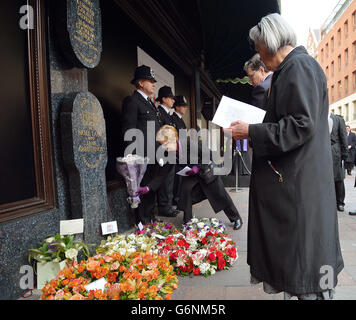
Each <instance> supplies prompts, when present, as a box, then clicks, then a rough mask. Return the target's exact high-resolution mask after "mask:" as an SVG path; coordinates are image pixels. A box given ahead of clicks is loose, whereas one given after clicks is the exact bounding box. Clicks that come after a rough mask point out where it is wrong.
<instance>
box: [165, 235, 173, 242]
mask: <svg viewBox="0 0 356 320" xmlns="http://www.w3.org/2000/svg"><path fill="white" fill-rule="evenodd" d="M173 239H174V237H173V236H170V237H168V238H167V239H166V242H167V243H168V244H173Z"/></svg>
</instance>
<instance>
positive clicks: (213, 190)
mask: <svg viewBox="0 0 356 320" xmlns="http://www.w3.org/2000/svg"><path fill="white" fill-rule="evenodd" d="M206 150H207V152H209V153H210V151H208V149H206ZM203 152H204V150H203V148H202V146H201V142H200V141H199V152H198V159H197V160H198V161H193V162H190V140H189V139H188V142H187V162H188V164H187V165H188V166H189V167H190V168H192V167H193V166H194V165H197V166H198V167H199V168H200V170H202V171H203V170H205V169H206V167H207V164H202V160H203V156H202V153H203ZM210 159H211V158H210ZM205 199H208V201H209V203H210V205H211V207H212V208H213V210H214V212H215V213H218V212H219V211H221V210H224V209H225V208H226V207H230V206H233V202H232V199H231V198H230V196H229V194H228V193H227V192H226V190H225V186H224V183H223V182H222V180H221V177H220V176H218V175H217V176H216V177H215V180H214V181H213V182H211V183H209V184H207V183H205V181H204V179H203V178H202V177H200V175H199V173H198V174H195V175H193V176H187V177H182V185H181V193H180V197H179V201H178V205H177V208H178V210H182V211H186V208H187V207H188V206H191V205H192V204H195V203H198V202H201V201H203V200H205Z"/></svg>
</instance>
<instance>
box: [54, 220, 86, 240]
mask: <svg viewBox="0 0 356 320" xmlns="http://www.w3.org/2000/svg"><path fill="white" fill-rule="evenodd" d="M59 230H60V231H59V233H60V234H61V235H62V236H65V235H70V234H77V233H83V231H84V219H73V220H61V221H60V223H59Z"/></svg>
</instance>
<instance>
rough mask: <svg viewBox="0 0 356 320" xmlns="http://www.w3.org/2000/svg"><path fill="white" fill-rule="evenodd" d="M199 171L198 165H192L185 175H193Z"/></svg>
mask: <svg viewBox="0 0 356 320" xmlns="http://www.w3.org/2000/svg"><path fill="white" fill-rule="evenodd" d="M198 172H199V167H198V166H193V168H191V169H190V170H189V171H187V172H186V173H185V174H186V175H187V176H194V175H196V174H197V173H198Z"/></svg>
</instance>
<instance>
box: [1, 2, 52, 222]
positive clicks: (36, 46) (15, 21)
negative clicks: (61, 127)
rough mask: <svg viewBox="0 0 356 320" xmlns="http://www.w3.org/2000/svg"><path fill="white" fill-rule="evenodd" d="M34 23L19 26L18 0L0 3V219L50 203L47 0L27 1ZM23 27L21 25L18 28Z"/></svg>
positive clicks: (39, 209)
mask: <svg viewBox="0 0 356 320" xmlns="http://www.w3.org/2000/svg"><path fill="white" fill-rule="evenodd" d="M27 2H28V4H29V5H30V6H31V7H32V8H33V12H34V17H33V27H34V28H32V29H31V28H28V29H27V28H25V27H24V25H22V26H21V25H19V19H20V18H21V16H20V15H19V9H20V8H21V7H22V6H23V4H24V3H23V1H22V0H13V1H3V2H1V4H0V15H2V18H1V19H0V26H1V28H2V30H7V32H6V33H4V34H3V36H2V48H1V51H2V52H1V53H2V57H3V59H4V60H5V61H6V64H3V66H2V72H3V75H6V76H3V78H2V81H1V86H0V96H1V108H0V148H1V150H2V155H1V157H0V176H1V178H0V222H4V221H9V220H11V219H15V218H18V217H22V216H25V215H29V214H34V213H37V212H40V211H46V210H49V209H51V208H53V207H54V205H55V197H54V182H53V168H52V157H51V143H50V141H51V139H50V131H49V126H50V125H49V108H48V90H49V87H48V79H47V73H48V72H47V60H46V57H47V54H46V39H45V34H46V30H47V27H46V24H45V12H44V9H45V1H42V0H30V1H27ZM22 27H24V28H23V29H21V28H22Z"/></svg>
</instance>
